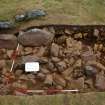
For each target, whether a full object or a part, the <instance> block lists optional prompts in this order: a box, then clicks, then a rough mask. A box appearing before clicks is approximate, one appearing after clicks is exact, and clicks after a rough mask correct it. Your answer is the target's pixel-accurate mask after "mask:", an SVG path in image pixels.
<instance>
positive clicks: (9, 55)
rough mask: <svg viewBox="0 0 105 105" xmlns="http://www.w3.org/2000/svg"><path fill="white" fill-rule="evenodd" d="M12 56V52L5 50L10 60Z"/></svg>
mask: <svg viewBox="0 0 105 105" xmlns="http://www.w3.org/2000/svg"><path fill="white" fill-rule="evenodd" d="M12 54H13V50H7V56H8V57H9V58H11V56H12Z"/></svg>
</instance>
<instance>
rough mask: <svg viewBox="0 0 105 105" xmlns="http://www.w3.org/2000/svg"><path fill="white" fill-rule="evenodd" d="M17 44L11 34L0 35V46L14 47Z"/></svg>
mask: <svg viewBox="0 0 105 105" xmlns="http://www.w3.org/2000/svg"><path fill="white" fill-rule="evenodd" d="M16 46H17V38H16V37H15V36H14V35H11V34H1V35H0V48H6V49H15V48H16Z"/></svg>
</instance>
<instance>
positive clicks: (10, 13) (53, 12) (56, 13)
mask: <svg viewBox="0 0 105 105" xmlns="http://www.w3.org/2000/svg"><path fill="white" fill-rule="evenodd" d="M31 9H44V10H46V11H47V13H48V16H46V18H45V22H44V23H47V22H48V23H54V22H55V23H68V24H103V23H104V22H105V13H104V11H105V1H104V0H0V20H7V19H13V17H14V16H15V15H16V14H19V13H22V12H24V11H26V10H31ZM46 20H47V21H46ZM42 23H43V22H42Z"/></svg>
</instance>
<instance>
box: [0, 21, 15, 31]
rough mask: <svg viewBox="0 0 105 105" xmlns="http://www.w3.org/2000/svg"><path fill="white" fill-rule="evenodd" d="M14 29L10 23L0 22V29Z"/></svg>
mask: <svg viewBox="0 0 105 105" xmlns="http://www.w3.org/2000/svg"><path fill="white" fill-rule="evenodd" d="M12 28H14V23H13V22H10V21H0V29H12Z"/></svg>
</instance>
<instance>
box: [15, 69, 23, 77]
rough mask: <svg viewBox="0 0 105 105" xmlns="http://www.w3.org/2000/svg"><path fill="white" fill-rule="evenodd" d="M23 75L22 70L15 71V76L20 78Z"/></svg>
mask: <svg viewBox="0 0 105 105" xmlns="http://www.w3.org/2000/svg"><path fill="white" fill-rule="evenodd" d="M22 73H23V70H16V71H15V75H16V76H20V75H21V74H22Z"/></svg>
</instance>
